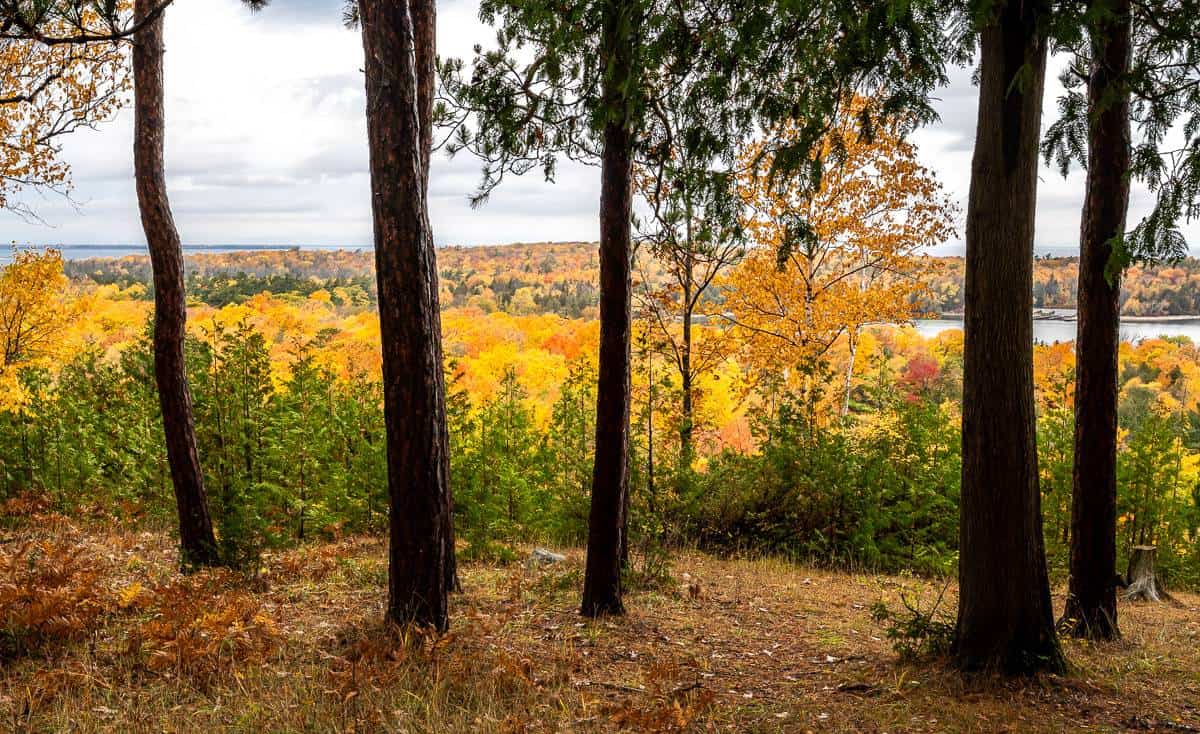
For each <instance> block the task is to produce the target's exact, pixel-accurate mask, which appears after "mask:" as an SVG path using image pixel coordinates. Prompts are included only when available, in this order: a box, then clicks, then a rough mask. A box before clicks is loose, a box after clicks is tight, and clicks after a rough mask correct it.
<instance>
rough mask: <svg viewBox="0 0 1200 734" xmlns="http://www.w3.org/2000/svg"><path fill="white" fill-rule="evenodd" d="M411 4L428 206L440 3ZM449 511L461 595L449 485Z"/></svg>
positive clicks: (450, 578)
mask: <svg viewBox="0 0 1200 734" xmlns="http://www.w3.org/2000/svg"><path fill="white" fill-rule="evenodd" d="M411 2H412V8H411V12H412V19H413V38H414V41H415V44H416V53H415V55H416V61H417V105H418V107H419V110H420V113H419V114H420V118H421V120H422V121H423V124H422V126H421V187H422V193H424V194H425V200H426V202H428V201H429V161H430V158H431V157H432V154H433V100H434V97H435V96H436V95H435V91H436V90H435V87H436V83H437V66H436V65H437V1H436V0H411ZM435 283H436V281H435ZM439 307H440V306H439ZM444 379H445V378H444V377H443V380H444ZM442 426H443V432H445V430H446V429H445V423H444V422H443V424H442ZM442 445H443V446H449V445H450V438H449V435H446V436H444V437H443V439H442ZM446 508H447V509H446V515H445V517H446V528H445V531H444V532H445V543H446V586H447V588H449V589H450V590H451V591H459V590H461V589H462V584H461V583H460V582H459V579H458V561H457V557H456V555H455V549H454V492H453V488H452V487H451V486H450V485H449V484H447V485H446Z"/></svg>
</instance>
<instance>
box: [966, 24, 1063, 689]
mask: <svg viewBox="0 0 1200 734" xmlns="http://www.w3.org/2000/svg"><path fill="white" fill-rule="evenodd" d="M1044 12H1045V10H1044V9H1043V7H1042V6H1041V5H1039V3H1037V2H1016V1H1015V0H1013V1H1010V2H1007V3H998V7H997V8H996V17H995V19H994V20H993V21H992V22H991V23H990V24H989V25H988V26H987V27H986V28H984V30H983V31H982V36H981V39H980V49H981V65H980V85H979V119H978V124H977V130H976V139H975V155H974V160H973V162H972V166H971V194H970V202H969V205H968V209H967V252H966V318H965V327H966V329H965V330H966V343H965V346H964V366H963V438H962V441H963V447H962V448H963V451H962V454H963V455H962V463H963V468H962V501H961V510H960V512H961V518H960V526H959V554H960V555H959V558H960V560H959V593H960V597H959V598H960V601H959V608H958V623H957V628H956V630H955V642H954V656H955V659H956V662H957V664H958V665H959V666H960V667H962V668H964V669H970V670H975V669H994V670H1002V671H1005V672H1010V673H1015V672H1029V671H1035V670H1039V669H1057V668H1061V666H1062V654H1061V651H1060V650H1059V647H1058V639H1057V637H1056V636H1055V631H1054V617H1053V610H1052V607H1051V603H1050V586H1049V582H1048V580H1047V576H1046V560H1045V549H1044V546H1043V544H1044V541H1043V538H1042V513H1041V501H1040V497H1039V494H1038V475H1037V445H1036V442H1035V435H1034V434H1035V432H1034V428H1035V423H1034V404H1033V363H1032V357H1033V322H1032V308H1033V297H1032V290H1033V227H1034V212H1035V206H1036V194H1037V164H1038V141H1039V134H1040V130H1039V127H1040V124H1041V116H1042V91H1043V86H1044V83H1045V72H1046V38H1045V36H1044V31H1042V30H1040V29H1039V25H1041V24H1042V23H1044V22H1045V20H1046V19H1045V16H1044V15H1042V13H1044Z"/></svg>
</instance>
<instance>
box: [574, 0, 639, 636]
mask: <svg viewBox="0 0 1200 734" xmlns="http://www.w3.org/2000/svg"><path fill="white" fill-rule="evenodd" d="M628 12H630V11H629V9H628V7H627V4H625V3H621V2H612V3H611V4H610V9H609V11H608V16H609V17H608V18H606V20H605V24H604V30H603V34H604V38H603V39H602V44H601V46H602V51H601V53H602V54H603V55H604V57H603V58H602V59H601V65H602V67H603V68H604V85H605V89H604V100H605V102H604V107H605V109H607V110H609V111H610V112H609V115H610V116H609V119H608V121H607V122H606V123H605V126H604V150H603V152H602V154H601V163H600V165H601V169H600V171H601V173H600V178H601V181H600V358H599V376H598V381H597V385H596V455H595V465H594V467H593V469H592V504H591V511H590V513H589V515H588V544H587V565H586V569H585V572H584V579H583V603H582V605H581V608H580V612H581V613H582V614H583V615H584V616H586V617H598V616H604V615H609V614H622V613H624V611H625V608H624V606H623V605H622V603H621V561H622V555H623V553H624V548H625V541H624V535H625V526H626V522H625V520H626V517H625V515H626V512H625V508H626V506H627V494H628V490H629V485H628V481H629V480H628V466H629V384H630V343H629V335H630V322H631V315H630V294H631V291H632V287H631V285H630V242H631V236H632V221H631V217H632V198H633V186H632V171H633V131H632V129H631V124H630V120H629V116H628V102H627V100H626V98H625V91H624V90H623V86H624V84H625V82H626V80H627V79H629V77H630V75H631V74H632V73H633V58H632V56H633V48H632V44H633V41H632V39H631V37H630V35H631V33H632V30H631V24H630V23H629V19H628V18H626V17H623V16H624V15H625V14H626V13H628Z"/></svg>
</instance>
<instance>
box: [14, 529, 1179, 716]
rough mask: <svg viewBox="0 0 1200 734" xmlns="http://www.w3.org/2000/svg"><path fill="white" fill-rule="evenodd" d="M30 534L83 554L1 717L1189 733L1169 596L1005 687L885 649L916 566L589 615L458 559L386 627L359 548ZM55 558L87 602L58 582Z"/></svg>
mask: <svg viewBox="0 0 1200 734" xmlns="http://www.w3.org/2000/svg"><path fill="white" fill-rule="evenodd" d="M36 526H37V527H38V530H37V531H36V532H34V531H19V532H18V533H16V534H15V535H12V536H10V537H8V538H0V541H2V542H0V569H10V571H11V569H14V568H17V569H28V567H29V566H30V561H29V560H28V558H27V557H25V558H24V560H21V561H20V562H18V563H14V562H13V559H14V558H16V557H17V555H18V553H19V549H21V548H28V547H33V546H31V545H29V544H30V543H35V544H37V547H38V548H42V549H43V551H42V552H43V553H47V554H49V557H53V558H59V559H60V561H59V563H60V565H61V564H66V563H67V561H65V560H61V559H63V558H76V559H86V564H84V565H82V566H79V564H76V566H71V567H70V568H68V569H66V571H62V570H61V569H60V571H61V573H59V574H58V576H56V577H55V578H54V579H52V581H53V583H56V584H58V587H56V588H60V590H59V591H58V592H56V594H57V596H55V597H54V598H56V599H61V602H56V603H60V604H61V605H62V608H63V614H62V615H55V614H54V613H53V610H50V611H47V610H46V609H45V608H44V607H43V608H41V609H40V611H39V612H38V614H39V615H40V616H39V617H38V618H39V619H41V620H42V621H43V622H46V620H51V621H49V622H46V624H45V625H43V626H42V627H40V628H39V629H38V631H37V634H35V635H33V636H31V637H28V638H23V642H22V645H21V646H19V647H14V648H12V649H13V650H14V651H15V652H14V654H13V655H10V657H9V659H8V660H6V661H4V662H3V670H2V671H0V730H2V731H45V732H193V731H207V732H220V731H234V732H304V731H312V732H375V731H403V732H468V731H470V732H474V731H485V732H556V731H564V732H591V731H613V730H619V729H625V730H628V731H645V732H676V731H736V732H804V731H810V730H811V731H866V732H900V731H988V732H995V731H1012V732H1027V731H1046V732H1060V731H1085V730H1086V731H1124V730H1129V729H1142V730H1153V729H1158V730H1169V729H1170V728H1171V727H1175V729H1174V730H1176V731H1200V639H1198V637H1200V609H1198V607H1200V598H1198V597H1196V596H1192V595H1187V594H1178V595H1177V599H1178V602H1179V605H1170V604H1159V605H1153V606H1151V605H1142V604H1138V605H1133V604H1130V605H1125V606H1123V608H1122V610H1121V612H1122V615H1123V617H1122V627H1123V629H1124V631H1125V634H1126V640H1125V641H1124V642H1122V643H1119V644H1112V645H1086V644H1081V643H1077V642H1066V643H1065V645H1066V648H1067V653H1068V656H1069V657H1070V659H1071V661H1072V662H1073V663H1074V665H1075V670H1074V672H1073V673H1072V674H1070V675H1068V676H1063V677H1045V678H1041V679H1037V680H1017V681H1002V680H997V679H992V678H963V677H962V676H959V675H957V674H955V673H953V672H950V671H947V670H945V669H944V668H943V667H941V666H939V665H936V664H925V665H907V664H902V663H900V661H899V660H898V658H897V656H896V654H895V653H894V652H892V650H891V646H890V643H889V642H888V641H887V640H886V639H884V635H883V632H882V630H880V629H879V627H878V625H877V624H876V623H875V622H873V621H872V619H871V614H870V607H871V605H872V603H873V602H875V601H877V600H884V601H886V602H888V603H890V604H893V605H895V604H896V602H897V599H898V595H899V594H900V593H901V592H902V591H905V590H906V591H907V593H908V594H910V595H912V594H918V595H919V594H922V593H924V594H925V595H929V594H931V593H936V589H933V588H924V589H922V588H921V587H922V583H921V582H918V581H915V580H913V579H905V578H897V577H874V576H865V575H842V574H834V573H828V572H823V571H815V570H811V569H805V568H800V567H796V566H792V565H789V564H786V563H783V562H779V561H772V560H752V561H723V560H717V559H713V558H710V557H707V556H703V555H698V554H686V555H683V556H682V557H680V558H677V559H676V561H675V566H674V573H675V575H676V577H677V578H678V579H679V587H678V588H669V589H666V590H662V591H655V592H640V593H636V594H633V595H631V598H630V599H629V600H628V606H629V609H630V613H629V615H628V616H627V617H626V618H624V619H620V620H610V621H602V622H585V621H583V620H581V619H580V618H579V617H578V616H577V615H576V613H575V605H576V603H577V587H578V586H579V574H580V567H581V560H582V559H581V554H580V553H579V552H577V551H576V552H572V553H570V554H569V560H568V562H567V563H566V564H563V565H561V566H558V567H554V568H551V569H548V570H541V571H529V572H527V571H525V570H523V569H521V568H519V567H518V568H496V567H485V566H467V567H466V568H464V569H463V570H462V571H463V574H462V575H463V583H464V587H465V592H464V593H463V594H461V595H458V596H456V597H455V598H454V601H453V608H452V612H453V615H454V630H453V631H452V633H451V634H449V635H448V636H446V637H443V638H441V639H438V640H433V639H401V638H400V636H399V635H398V634H397V633H396V632H394V631H391V630H387V629H384V628H382V626H381V625H380V624H379V619H380V617H381V614H382V595H383V593H384V588H385V584H384V582H385V579H386V570H385V568H384V566H383V547H382V545H381V544H380V542H379V541H377V540H374V539H349V540H344V541H341V542H339V543H336V544H330V545H324V546H316V547H311V548H305V549H302V550H297V551H293V552H289V553H286V554H282V555H279V556H275V557H272V558H270V559H269V563H268V571H267V572H266V573H265V574H264V575H263V577H262V578H260V579H256V580H247V579H245V578H242V577H238V576H234V575H231V574H223V573H211V574H202V575H199V576H194V577H191V578H187V579H184V578H181V577H179V576H178V575H176V574H175V572H174V553H173V550H172V547H171V543H170V541H169V539H168V537H167V536H165V535H162V534H152V533H136V532H101V531H90V532H81V531H80V530H79V529H77V528H75V527H74V526H72V525H71V524H70V523H68V522H66V521H65V520H61V519H60V520H57V521H55V522H39V523H37V525H36ZM56 548H69V549H70V553H67V554H66V555H63V554H62V553H60V552H59V551H55V550H54V549H56ZM36 563H37V561H36V560H35V561H34V562H33V564H34V566H36ZM77 567H78V568H77ZM72 569H75V570H74V571H72ZM14 572H15V571H14ZM67 572H71V573H77V574H78V576H79V580H78V584H79V585H80V588H86V589H87V591H86V593H78V594H77V593H66V592H64V591H62V590H61V587H62V586H64V585H67V586H70V584H71V583H73V582H71V581H70V579H69V578H68V579H67V580H66V581H64V580H63V579H62V578H61V576H62V573H67ZM22 573H25V576H24V577H23V578H28V572H27V571H22ZM684 574H687V576H686V578H685V576H684ZM68 575H69V574H68ZM5 583H6V581H5V580H4V579H0V587H2V586H3V584H5ZM689 586H690V587H691V588H690V589H689ZM926 586H928V585H926ZM18 596H19V595H18ZM81 599H82V600H83V601H82V602H81V601H80V600H81ZM84 602H86V603H84ZM950 602H951V604H952V603H953V600H950ZM1059 603H1060V605H1061V599H1059ZM81 604H82V606H80V605H81ZM76 607H80V609H76ZM72 610H74V611H72ZM10 612H12V609H11V608H7V609H3V608H0V616H3V615H5V614H8V613H10ZM47 615H48V616H47ZM72 615H74V616H72ZM60 617H61V619H60ZM13 634H17V633H13Z"/></svg>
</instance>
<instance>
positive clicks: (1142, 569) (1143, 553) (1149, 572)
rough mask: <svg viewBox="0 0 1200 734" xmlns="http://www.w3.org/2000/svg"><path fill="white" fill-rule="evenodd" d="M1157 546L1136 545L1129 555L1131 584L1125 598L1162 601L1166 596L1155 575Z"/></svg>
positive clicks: (1126, 590)
mask: <svg viewBox="0 0 1200 734" xmlns="http://www.w3.org/2000/svg"><path fill="white" fill-rule="evenodd" d="M1156 553H1157V548H1156V547H1155V546H1152V545H1135V546H1134V547H1133V548H1132V549H1131V551H1130V556H1129V579H1128V581H1129V586H1128V587H1127V588H1126V589H1125V598H1126V599H1127V600H1129V601H1162V599H1163V597H1164V596H1166V594H1165V593H1164V592H1161V591H1159V588H1158V582H1157V580H1156V578H1155V575H1154V559H1155V555H1156Z"/></svg>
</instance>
